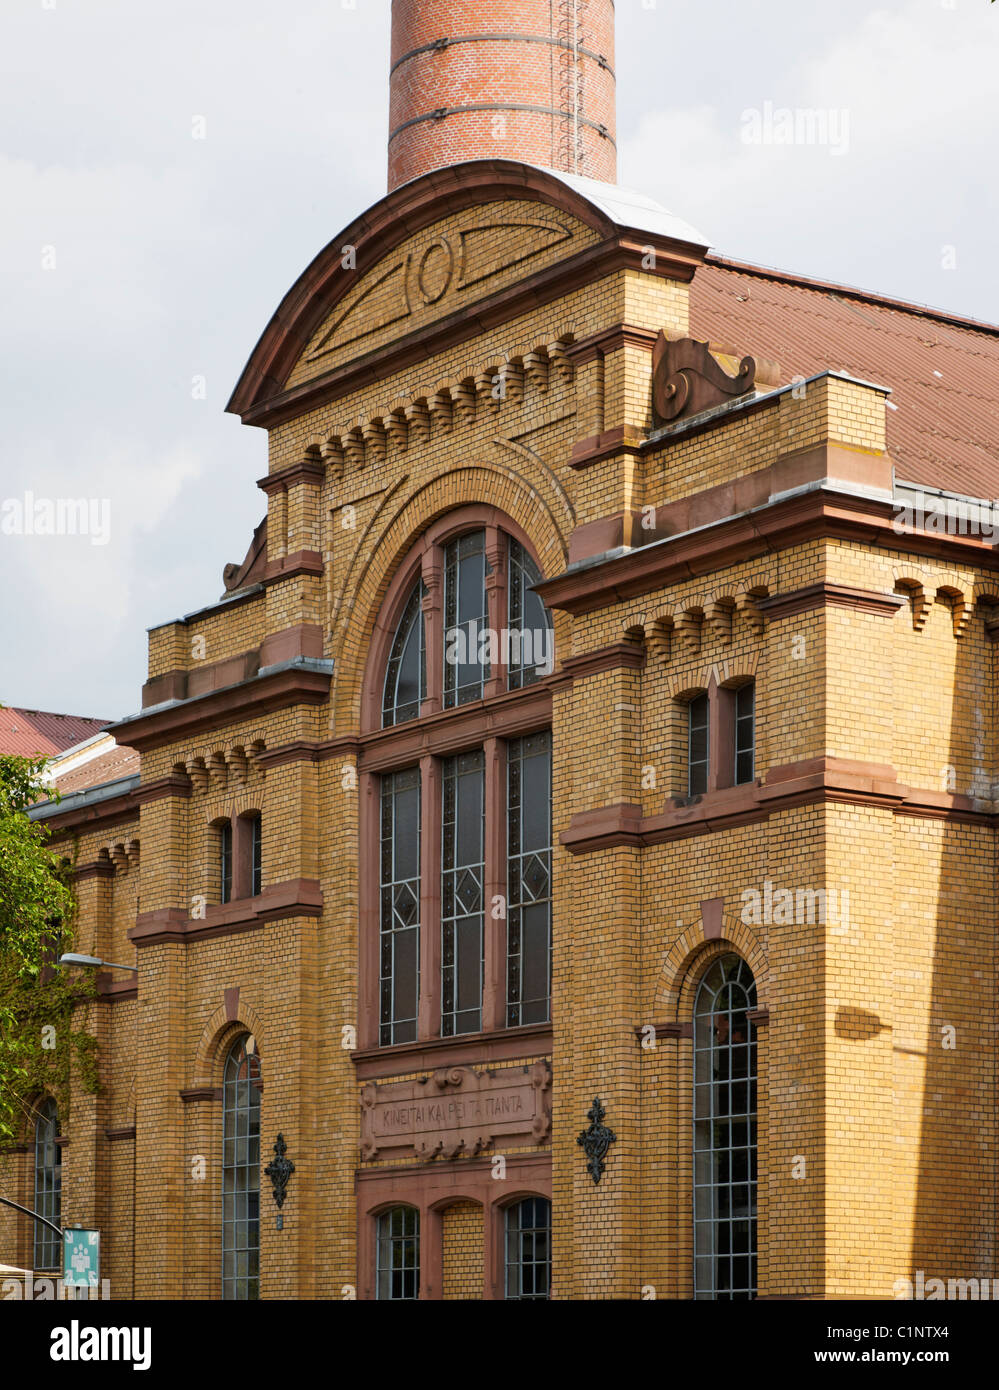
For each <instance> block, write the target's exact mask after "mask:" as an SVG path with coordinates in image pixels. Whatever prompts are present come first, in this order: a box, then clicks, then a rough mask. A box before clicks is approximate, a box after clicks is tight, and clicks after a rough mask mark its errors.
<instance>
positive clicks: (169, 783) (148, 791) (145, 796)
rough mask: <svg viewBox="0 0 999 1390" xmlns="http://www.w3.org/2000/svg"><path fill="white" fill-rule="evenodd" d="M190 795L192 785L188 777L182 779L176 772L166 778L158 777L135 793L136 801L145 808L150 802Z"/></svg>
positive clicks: (144, 784)
mask: <svg viewBox="0 0 999 1390" xmlns="http://www.w3.org/2000/svg"><path fill="white" fill-rule="evenodd" d="M190 795H191V783H190V782H189V781H188V779H187V778H186V777H181V776H180V774H179V773H176V772H171V773H170V774H169V775H168V776H166V777H158V778H157V779H156V780H155V781H153V782H145V783H143V785H142V786H141V787H138V788H137V789H136V791H135V793H134V796H135V800H136V802H137V803H138V804H139V805H140V806H145V805H147V803H148V802H150V801H162V799H163V798H164V797H166V796H180V797H189V796H190Z"/></svg>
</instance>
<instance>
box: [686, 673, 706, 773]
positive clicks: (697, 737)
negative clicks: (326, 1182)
mask: <svg viewBox="0 0 999 1390" xmlns="http://www.w3.org/2000/svg"><path fill="white" fill-rule="evenodd" d="M708 752H709V750H708V697H707V695H698V696H697V698H696V699H694V700H691V701H690V704H689V705H688V706H687V795H688V796H703V795H704V793H705V792H706V791H707V789H708Z"/></svg>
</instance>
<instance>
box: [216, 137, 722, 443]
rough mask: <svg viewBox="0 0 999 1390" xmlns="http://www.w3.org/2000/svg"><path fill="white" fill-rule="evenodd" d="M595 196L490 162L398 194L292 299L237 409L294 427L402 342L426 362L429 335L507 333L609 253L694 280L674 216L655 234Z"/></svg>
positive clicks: (240, 386) (258, 354)
mask: <svg viewBox="0 0 999 1390" xmlns="http://www.w3.org/2000/svg"><path fill="white" fill-rule="evenodd" d="M579 184H582V185H583V188H581V187H579V186H576V185H579ZM587 186H588V181H586V180H576V181H573V180H571V179H569V178H568V176H561V175H559V174H556V173H554V172H552V171H549V170H544V169H538V168H534V167H532V166H530V165H526V164H518V163H515V162H513V161H511V160H477V161H473V162H471V163H468V164H458V165H452V166H450V167H449V168H446V169H439V170H436V171H434V172H433V173H430V174H426V175H424V176H423V177H422V178H419V179H415V180H413V182H412V183H408V184H404V185H403V186H402V187H400V188H397V189H395V190H394V192H392V193H390V194H389V195H388V196H387V197H385V198H383V199H382V200H381V201H380V202H378V203H376V204H375V205H374V206H373V207H372V208H369V209H368V211H367V212H366V213H365V214H364V215H363V216H362V217H360V218H358V219H357V220H356V221H355V222H353V223H351V225H350V226H349V227H347V228H345V229H344V231H343V232H342V233H341V234H340V236H338V237H335V238H334V239H333V241H331V242H330V243H329V245H327V246H326V247H325V248H324V250H322V251H321V252H320V253H319V255H318V256H317V257H316V258H315V260H314V261H313V262H312V264H311V265H310V266H309V267H308V268H307V269H306V271H305V272H304V273H303V274H302V275H301V276H300V278H299V279H298V281H297V282H296V283H295V284H294V285H293V286H292V288H291V289H290V290H289V291H288V293H287V294H286V295H285V297H284V299H283V300H282V302H281V304H280V305H279V307H278V309H277V311H276V313H275V314H274V316H273V317H272V319H271V321H270V323H269V324H268V326H267V328H266V329H265V330H264V333H263V335H262V336H261V338H260V341H259V342H258V343H257V346H256V347H255V348H254V350H253V353H252V354H251V356H250V359H249V361H248V362H247V364H246V367H245V368H244V370H243V373H242V375H241V377H240V379H239V382H238V383H237V386H236V389H235V391H234V392H233V395H232V398H231V399H230V401H229V404H228V406H227V407H226V408H227V410H229V411H230V412H232V413H234V414H237V415H240V416H241V417H242V419H243V420H244V422H246V423H247V424H261V425H262V424H269V423H272V422H274V421H276V420H277V419H279V418H288V417H289V416H290V415H293V414H296V413H298V410H299V409H301V408H302V403H303V400H304V398H305V397H306V396H307V395H308V394H309V393H311V392H312V391H313V388H315V390H321V389H323V385H324V383H327V382H328V383H330V384H331V385H332V384H334V383H335V382H336V381H337V380H339V379H340V378H342V377H343V375H344V373H346V372H347V371H348V370H349V371H350V372H351V373H352V374H353V375H355V376H358V375H360V374H363V373H364V372H365V371H366V370H367V368H366V358H367V357H368V355H369V354H372V355H377V354H379V353H382V352H384V351H385V350H386V348H387V347H388V345H389V344H391V345H392V348H393V350H395V349H396V347H398V349H399V351H400V352H408V353H410V355H411V357H412V359H413V360H416V359H417V358H421V357H425V356H427V355H428V352H429V351H432V350H434V349H433V348H432V347H431V346H429V341H425V335H432V336H433V337H434V338H436V339H439V338H440V337H441V335H442V334H446V333H447V332H449V331H450V328H451V327H452V326H453V328H454V330H455V331H456V332H459V333H460V332H462V331H463V329H465V330H467V328H468V325H469V324H471V323H474V322H475V321H476V319H477V318H478V320H479V321H480V322H482V321H484V320H485V319H486V318H488V319H489V320H490V321H492V322H497V321H500V320H501V319H502V318H503V317H504V313H505V302H504V296H505V295H512V294H513V292H514V287H515V286H517V285H522V286H523V288H524V290H525V292H526V293H528V294H530V292H531V290H532V287H533V285H534V284H535V283H538V284H540V283H541V282H542V281H544V280H546V277H547V280H548V281H553V280H554V277H556V276H559V275H560V274H561V273H562V270H563V268H564V270H565V274H566V275H568V274H569V273H570V271H571V269H572V267H574V266H575V267H578V269H579V272H580V274H581V275H582V274H585V273H586V271H587V269H588V268H589V271H590V273H593V267H592V266H590V265H589V262H588V259H587V258H588V257H589V258H591V260H592V259H593V258H595V257H597V256H599V255H601V254H603V253H604V252H607V253H608V254H614V253H621V252H626V253H627V254H628V255H629V256H631V257H632V258H633V259H635V262H636V264H637V263H638V260H640V257H641V253H642V252H644V251H646V250H647V249H648V247H646V246H642V245H641V241H642V240H644V241H646V242H652V243H653V244H654V245H655V246H656V247H657V249H662V250H663V251H664V253H665V258H664V262H663V264H664V265H666V264H668V265H669V266H671V267H672V270H673V273H676V274H678V275H679V276H680V277H681V278H684V279H689V277H690V275H692V274H693V271H694V268H695V266H696V265H697V264H698V263H699V262H700V260H701V259H702V255H703V245H698V244H695V243H694V242H693V240H692V239H687V238H686V237H682V239H681V237H680V236H678V234H677V233H676V232H675V231H672V234H670V233H671V228H669V227H667V226H666V224H665V223H663V215H662V209H658V210H657V212H656V213H654V214H651V217H652V221H651V222H648V221H645V220H644V219H646V218H648V217H649V216H650V214H649V213H648V212H647V211H646V210H645V208H644V207H642V206H641V205H639V204H637V203H636V204H628V203H627V202H621V203H620V204H614V205H611V204H609V203H608V201H607V197H606V196H605V193H604V189H599V186H597V185H594V188H595V189H598V190H599V191H598V192H597V193H595V194H593V195H589V196H588V192H587V191H584V189H585V188H586V187H587ZM605 189H606V192H607V193H614V192H616V190H612V189H610V187H609V185H608V186H605ZM622 210H623V211H624V213H625V215H626V216H628V218H629V223H630V222H631V221H632V218H631V215H630V214H631V213H632V212H634V213H635V215H636V217H638V218H639V219H640V220H641V221H642V225H643V228H644V229H643V231H642V234H641V238H636V237H635V236H631V237H630V239H629V237H628V234H627V228H626V227H624V226H622V225H620V224H619V223H618V222H617V221H616V220H615V217H616V215H620V213H621V211H622ZM665 217H666V218H667V220H668V214H667V215H665ZM678 225H679V224H678ZM546 292H547V294H548V297H550V295H551V293H554V292H555V289H554V285H553V284H549V285H548V288H547V291H546ZM371 370H372V374H373V372H374V370H375V369H374V368H372V369H371Z"/></svg>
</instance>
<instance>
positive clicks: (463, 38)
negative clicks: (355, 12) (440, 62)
mask: <svg viewBox="0 0 999 1390" xmlns="http://www.w3.org/2000/svg"><path fill="white" fill-rule="evenodd" d="M456 43H547V44H549V45H550V46H551V47H552V48H561V49H564V50H565V51H566V52H567V53H581V54H582V55H583V56H584V57H585V58H592V59H593V61H594V62H595V63H597V64H598V65H599V66H600V67H602V68H604V69H605V71H607V72H609V73H610V75H611V77H613V78H614V80H615V82H616V81H617V77H616V75H615V72H614V69H613V68H612V67H611V65H610V63H608V61H607V59H606V58H605V57H604V55H603V54H602V53H595V52H594V51H593V49H592V48H582V47H580V46H578V45H573V44H571V43H568V42H566V41H565V40H563V39H546V38H542V37H541V36H540V35H537V34H461V35H459V36H458V37H457V38H440V39H434V41H433V43H425V44H421V46H420V47H419V48H411V49H410V50H409V52H408V53H404V54H403V55H402V57H401V58H397V59H396V60H395V62H394V63H393V64H392V66H391V67H390V68H389V76H390V77H391V76H393V74H394V73H395V70H396V68H399V67H401V66H402V64H403V63H407V62H408V61H409V60H410V58H415V57H417V55H418V54H420V53H443V52H444V51H445V49H448V48H451V47H452V45H453V44H456Z"/></svg>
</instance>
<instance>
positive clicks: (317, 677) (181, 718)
mask: <svg viewBox="0 0 999 1390" xmlns="http://www.w3.org/2000/svg"><path fill="white" fill-rule="evenodd" d="M329 689H330V676H329V674H327V673H326V672H323V671H309V670H296V669H292V670H285V671H275V672H273V673H272V674H270V675H265V676H257V677H254V678H253V679H252V680H251V681H248V682H246V683H245V684H242V685H237V686H233V687H231V688H230V689H228V690H216V691H211V692H210V693H208V694H206V695H200V696H195V697H194V699H193V700H190V701H188V702H186V703H185V704H183V705H174V706H171V707H170V708H169V709H165V710H158V711H156V712H154V713H152V714H139V715H136V716H135V717H133V718H132V719H125V720H122V722H121V723H120V724H114V725H112V726H111V727H112V732H113V733H114V734H115V736H116V737H120V738H121V739H122V741H123V742H125V743H128V744H130V745H131V746H132V747H133V748H137V749H138V750H139V752H140V753H146V752H149V751H150V750H151V749H153V748H160V747H162V746H163V744H165V743H173V742H174V741H175V740H177V739H181V738H184V737H187V736H189V735H190V734H195V733H201V732H202V731H204V730H206V729H216V728H218V727H219V726H220V725H222V724H229V723H235V722H236V721H238V720H240V719H246V718H249V717H250V716H251V715H254V714H266V713H269V712H270V711H272V710H277V709H286V708H287V707H288V706H289V705H321V704H324V703H325V702H326V700H327V699H328V698H329Z"/></svg>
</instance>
